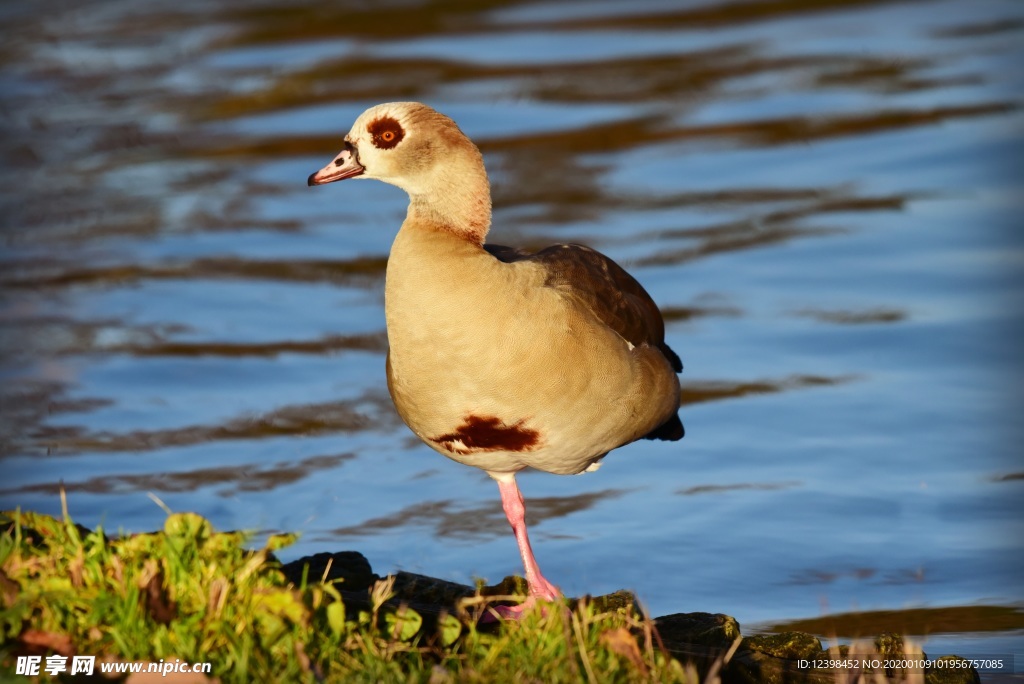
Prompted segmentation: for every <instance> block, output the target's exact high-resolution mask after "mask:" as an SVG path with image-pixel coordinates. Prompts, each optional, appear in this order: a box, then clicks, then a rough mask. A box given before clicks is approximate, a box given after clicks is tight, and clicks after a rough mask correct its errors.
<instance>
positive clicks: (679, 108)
mask: <svg viewBox="0 0 1024 684" xmlns="http://www.w3.org/2000/svg"><path fill="white" fill-rule="evenodd" d="M0 19H2V21H3V26H4V29H3V30H4V41H0V59H2V64H3V68H2V71H0V88H2V94H3V97H2V100H0V115H2V117H3V124H4V125H3V132H2V133H0V160H2V165H0V181H2V185H0V187H2V188H3V189H2V190H0V222H2V223H0V225H2V228H3V233H2V235H3V246H4V247H3V250H2V252H0V348H2V350H3V354H4V357H3V365H2V368H0V378H2V389H0V450H2V451H0V453H2V455H0V465H2V468H3V475H4V477H3V480H4V481H3V484H2V485H0V504H2V505H3V506H4V507H9V506H17V505H21V506H23V507H27V508H33V509H37V510H41V511H45V512H51V513H57V512H59V510H60V508H59V502H58V497H57V496H56V494H57V491H58V489H59V483H61V482H63V483H64V486H65V487H66V489H67V491H68V492H69V501H70V506H71V510H72V512H73V513H74V514H75V515H76V516H77V517H78V519H79V521H80V522H82V523H84V524H86V525H94V524H96V523H98V522H104V523H105V524H106V525H107V526H108V527H109V528H116V527H122V526H123V527H130V528H131V529H153V528H156V527H158V526H159V525H160V524H161V522H162V516H163V512H162V511H161V510H160V509H159V508H158V507H157V506H155V505H154V504H153V503H152V502H151V501H150V500H149V498H148V497H147V496H146V493H147V492H154V493H157V494H158V495H159V496H160V498H161V499H162V500H164V501H166V502H167V504H168V505H169V506H170V507H171V508H174V509H177V510H195V511H198V512H200V513H202V514H204V515H207V516H208V517H210V518H212V519H213V520H214V522H215V524H217V525H218V526H219V527H222V528H258V529H261V530H275V529H287V530H301V531H303V532H304V533H305V536H304V538H303V540H302V541H301V542H300V544H299V546H298V547H297V548H296V549H295V553H305V552H314V551H320V550H325V549H337V548H341V547H344V546H349V545H351V546H354V547H356V548H359V549H360V550H362V551H364V552H365V553H367V555H368V556H369V557H370V559H371V561H372V562H373V564H374V567H375V568H376V569H377V570H381V571H383V570H388V569H392V568H395V567H403V568H406V569H410V570H414V571H417V572H424V573H428V574H435V575H438V576H442V577H446V578H450V579H455V580H462V581H467V580H469V579H470V578H471V577H472V576H484V577H488V578H490V579H497V578H499V577H500V576H502V575H504V574H506V573H509V572H514V571H517V569H518V560H517V557H516V553H515V547H514V544H513V543H512V541H511V535H508V534H507V531H506V524H505V523H504V522H503V520H502V515H501V510H500V505H499V503H498V500H497V495H496V491H495V488H494V487H493V484H492V483H490V482H489V480H487V478H486V477H485V476H483V475H482V474H481V473H478V472H476V471H470V470H468V469H465V468H462V467H460V466H457V465H455V464H453V463H450V462H448V461H446V460H444V459H442V458H441V457H439V456H436V455H435V454H433V452H430V451H429V450H427V449H426V448H425V447H423V446H422V445H420V444H419V443H418V442H416V440H414V439H410V436H409V433H408V432H407V431H406V430H405V429H404V428H403V427H402V426H401V425H400V423H399V421H398V419H397V417H396V416H395V414H394V411H393V409H392V407H391V405H390V401H389V399H388V397H387V395H386V390H385V388H384V380H383V355H384V352H385V349H386V337H385V335H384V331H383V312H382V289H383V276H384V268H385V265H386V258H387V250H388V247H389V245H390V241H391V239H392V238H393V235H394V232H395V230H396V228H397V226H398V224H399V222H400V220H401V217H402V215H403V213H404V206H405V200H404V197H403V196H402V195H401V193H398V192H397V191H395V190H394V189H392V188H388V187H385V186H380V185H374V184H369V183H366V184H362V183H357V184H354V185H352V186H347V185H345V184H343V185H342V186H338V187H331V188H327V189H319V190H318V191H312V190H309V189H308V188H306V187H305V178H306V176H307V175H308V173H309V172H310V171H311V170H314V169H316V168H319V167H320V166H322V164H323V163H324V161H325V160H327V159H329V158H330V156H331V155H332V154H334V153H335V152H336V151H337V148H338V145H339V141H340V139H341V137H342V135H343V133H344V132H345V130H347V128H348V126H349V125H350V123H351V121H352V120H353V119H354V118H355V116H356V115H358V114H359V113H360V112H361V111H362V110H363V109H364V108H365V107H366V106H368V105H371V104H374V103H376V102H379V101H387V100H397V99H419V100H424V101H427V102H429V103H431V104H433V105H435V106H436V107H437V108H438V109H440V110H442V111H445V112H446V113H449V114H451V115H452V116H453V117H455V118H456V119H457V120H458V122H459V123H460V125H461V126H462V128H463V129H464V130H465V131H466V132H467V133H468V134H470V135H471V137H473V139H474V140H476V141H477V142H478V143H479V145H480V147H481V149H482V150H483V151H484V154H485V157H486V162H487V166H488V169H489V170H490V172H491V174H492V179H493V181H494V183H495V186H494V200H495V226H494V229H493V232H492V237H493V239H494V241H496V242H505V243H508V242H514V243H516V244H519V245H524V246H532V247H538V246H542V245H545V244H548V243H550V242H553V241H583V242H587V243H588V244H592V245H594V246H595V247H598V248H599V249H601V250H603V251H605V252H606V253H608V254H610V255H611V256H613V257H614V258H616V259H617V260H619V261H620V262H623V263H625V264H626V265H628V266H629V267H630V268H631V270H633V272H635V273H636V274H637V276H638V277H639V278H640V280H641V281H642V282H643V283H644V284H645V286H647V287H648V289H649V290H650V291H651V293H652V294H653V296H654V297H655V299H656V300H657V301H658V303H659V304H660V306H661V307H662V309H663V311H664V313H665V318H666V321H667V323H668V337H669V341H670V343H671V344H672V345H673V346H674V347H676V348H677V349H679V350H680V351H681V352H682V356H683V359H684V361H685V363H686V373H685V375H684V388H683V395H682V399H681V401H682V404H683V413H684V417H685V422H686V424H687V428H688V435H687V438H686V440H684V442H683V443H682V444H681V445H669V444H642V445H635V446H632V447H629V448H628V449H625V450H623V451H621V452H618V453H615V454H613V455H612V456H611V457H610V458H609V459H608V460H607V462H606V464H605V465H604V466H603V468H602V470H601V471H600V472H599V473H597V474H595V475H588V476H587V477H585V478H556V477H553V476H539V475H538V476H533V475H526V476H524V477H523V478H522V483H523V488H524V490H525V492H526V495H527V498H528V501H529V506H530V511H529V514H530V517H531V522H532V523H533V524H534V525H535V529H536V535H537V537H538V540H539V544H538V549H537V551H538V554H539V555H540V558H541V560H542V562H543V563H544V565H545V571H546V573H547V574H549V575H550V576H551V577H552V578H554V579H556V581H558V582H559V583H560V584H561V585H562V586H563V587H564V588H565V589H566V590H567V591H569V592H571V593H577V594H579V593H585V592H590V593H601V592H605V591H610V590H614V589H618V588H621V587H623V586H627V587H632V588H635V589H636V590H637V591H638V592H639V594H640V596H641V597H642V598H643V599H644V600H645V601H647V602H648V603H649V604H650V606H651V609H652V611H653V612H655V613H666V612H672V611H683V610H710V611H714V612H718V611H722V612H729V613H732V614H735V615H736V616H737V617H738V618H739V619H740V620H741V621H742V622H744V623H747V624H749V623H760V624H762V625H767V624H769V623H775V624H776V625H779V624H782V623H783V622H786V621H790V620H791V619H796V618H805V617H806V618H810V617H814V616H817V615H819V614H820V613H821V612H822V611H823V609H822V606H827V611H829V612H840V613H842V612H845V611H849V610H854V609H856V610H858V611H860V612H859V613H858V614H860V615H864V616H865V617H864V619H865V620H868V619H869V618H870V619H872V620H874V619H875V618H878V619H877V620H875V622H872V623H871V624H870V625H861V624H860V623H857V624H856V625H854V626H852V627H851V626H850V620H852V619H853V618H843V619H844V620H845V622H843V623H842V624H844V625H846V626H845V627H841V626H836V624H838V623H836V622H835V621H834V622H833V623H829V624H828V625H825V624H824V623H822V624H818V625H816V626H814V625H809V624H806V625H805V624H804V623H799V624H800V625H801V626H800V627H799V628H800V629H810V630H811V631H819V632H820V631H821V630H832V632H831V633H834V634H837V635H839V636H844V635H847V634H849V635H851V636H853V635H854V634H853V632H857V631H858V630H862V629H863V630H867V631H876V632H877V631H881V630H880V628H877V629H876V627H878V626H879V625H882V624H883V623H884V624H885V625H889V624H890V622H891V620H890V621H886V620H889V615H890V613H892V614H893V615H896V616H902V618H904V621H903V622H902V623H901V624H904V625H906V627H905V628H906V629H908V630H911V631H914V632H915V633H918V634H922V635H923V634H931V635H933V637H930V638H932V639H934V635H935V634H938V633H944V634H958V633H968V632H970V633H985V637H984V641H983V646H979V647H978V648H980V649H982V650H984V648H985V647H987V648H989V649H990V650H991V649H995V650H1005V648H1008V646H1007V644H1011V643H1012V644H1020V643H1021V639H1020V630H1021V622H1020V619H1019V615H1020V611H1019V606H1020V604H1021V601H1022V599H1024V580H1022V579H1021V578H1022V577H1024V545H1022V543H1021V541H1020V540H1021V539H1024V515H1022V513H1024V510H1022V505H1021V503H1020V502H1021V501H1022V500H1024V493H1022V492H1021V480H1022V478H1021V473H1020V453H1019V445H1020V444H1021V443H1022V442H1024V424H1021V423H1020V421H1019V412H1020V411H1019V409H1020V401H1021V392H1020V389H1019V387H1020V386H1022V385H1021V381H1022V380H1024V378H1022V373H1021V354H1020V345H1019V340H1020V338H1021V335H1022V333H1024V316H1022V314H1021V307H1020V303H1021V301H1024V298H1022V294H1024V288H1022V287H1021V278H1020V265H1021V263H1022V255H1024V251H1022V242H1024V239H1022V236H1021V230H1020V229H1021V221H1020V216H1021V214H1022V212H1021V209H1022V206H1021V199H1020V198H1021V196H1022V195H1021V193H1020V190H1021V187H1020V185H1021V184H1020V171H1021V163H1020V160H1021V159H1024V145H1022V144H1021V135H1020V134H1021V131H1022V129H1024V127H1022V124H1024V113H1022V109H1021V105H1022V102H1024V101H1022V98H1021V92H1024V90H1022V86H1024V78H1022V76H1021V72H1020V69H1019V65H1020V64H1021V59H1022V57H1024V49H1022V47H1021V46H1022V45H1024V41H1022V37H1024V9H1022V8H1021V5H1020V4H1019V3H1018V2H1015V1H1013V0H1006V1H999V0H985V1H983V2H977V3H959V2H954V1H952V0H948V1H946V2H938V1H936V2H913V1H904V2H900V1H896V0H892V1H886V2H872V1H869V0H845V1H838V0H837V1H831V2H829V1H823V0H814V1H811V0H764V1H758V2H735V3H728V4H726V3H710V2H709V3H698V2H693V3H674V2H660V1H659V0H650V1H643V2H633V3H603V2H571V3H570V2H562V3H535V2H493V1H485V2H475V3H465V2H458V1H456V0H436V1H434V2H421V3H399V4H395V5H394V6H392V4H390V3H375V4H369V3H340V4H333V5H330V4H324V3H313V2H297V3H269V2H260V1H258V0H252V1H250V2H241V3H240V2H232V3H227V2H223V3H218V2H205V1H204V2H198V1H195V2H190V1H186V2H180V3H175V4H174V6H173V7H168V6H167V5H166V4H160V3H152V2H145V1H142V2H139V1H137V0H132V1H131V2H129V1H128V0H115V1H113V2H109V1H108V2H98V1H96V2H90V1H87V2H78V3H69V2H68V3H60V2H57V3H51V4H49V5H48V6H47V10H46V11H43V10H42V9H41V8H40V7H37V6H36V5H35V4H33V3H31V2H28V1H27V0H26V1H23V2H11V3H6V4H5V5H4V6H3V8H0ZM908 606H913V608H911V609H907V610H903V609H906V608H907V607H908ZM917 606H926V607H921V608H918V607H917ZM936 606H937V607H936ZM992 606H996V607H992ZM992 611H996V612H995V613H994V612H992ZM1000 611H1002V612H1000ZM1007 611H1008V612H1007ZM997 613H998V615H997ZM1006 615H1010V616H1011V617H1010V618H1009V619H1008V620H1009V621H1006V620H1004V618H1005V617H1006ZM880 616H881V617H880ZM993 616H995V617H993ZM996 617H998V618H999V619H998V620H996ZM882 618H885V619H882ZM986 620H988V621H987V622H986ZM876 623H877V624H876ZM887 628H888V627H887ZM960 636H961V637H963V638H967V637H966V636H964V634H960ZM958 638H959V637H958ZM949 650H951V651H963V650H964V649H963V648H958V647H957V645H956V644H955V643H954V644H951V645H950V646H949Z"/></svg>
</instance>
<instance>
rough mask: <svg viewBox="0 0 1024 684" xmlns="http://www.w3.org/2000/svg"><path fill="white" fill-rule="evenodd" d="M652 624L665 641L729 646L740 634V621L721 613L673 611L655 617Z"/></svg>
mask: <svg viewBox="0 0 1024 684" xmlns="http://www.w3.org/2000/svg"><path fill="white" fill-rule="evenodd" d="M654 625H655V627H657V628H658V633H659V634H660V635H661V638H662V639H663V640H665V641H666V642H668V641H673V642H680V643H686V644H699V645H701V646H719V647H722V648H729V647H730V646H732V642H734V641H736V639H737V638H739V636H740V623H738V622H736V618H734V617H731V616H729V615H723V614H722V613H674V614H672V615H666V616H665V617H660V618H658V619H656V620H655V621H654Z"/></svg>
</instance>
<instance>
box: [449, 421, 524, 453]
mask: <svg viewBox="0 0 1024 684" xmlns="http://www.w3.org/2000/svg"><path fill="white" fill-rule="evenodd" d="M525 422H526V420H525V419H523V420H520V421H517V422H515V423H513V424H512V425H506V424H505V423H503V422H501V421H500V420H499V419H497V418H495V417H493V416H474V415H468V416H466V417H465V418H464V419H463V421H462V425H460V426H459V427H458V428H457V429H456V430H455V431H454V432H449V433H448V434H444V435H441V436H440V437H434V438H433V439H431V441H432V442H434V443H435V444H437V445H438V446H440V447H442V448H444V449H446V450H448V451H450V452H451V453H453V454H469V453H472V452H474V451H530V450H531V449H533V448H534V447H536V446H537V444H538V443H539V442H540V433H539V432H537V431H536V430H532V429H530V428H528V427H525V425H524V423H525Z"/></svg>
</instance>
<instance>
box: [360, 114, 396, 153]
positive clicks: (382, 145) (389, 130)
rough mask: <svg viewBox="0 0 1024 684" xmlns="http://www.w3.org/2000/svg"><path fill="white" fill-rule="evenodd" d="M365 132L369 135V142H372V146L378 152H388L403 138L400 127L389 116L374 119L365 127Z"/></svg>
mask: <svg viewBox="0 0 1024 684" xmlns="http://www.w3.org/2000/svg"><path fill="white" fill-rule="evenodd" d="M367 130H368V131H369V133H370V140H371V141H372V142H373V146H374V147H376V148H377V149H380V150H390V149H391V148H392V147H394V146H395V145H397V144H398V143H400V142H402V138H404V137H405V131H404V130H403V129H402V125H401V124H400V123H398V122H397V121H395V120H394V119H392V118H391V117H390V116H381V117H378V118H376V119H374V120H373V121H371V122H370V125H369V126H367Z"/></svg>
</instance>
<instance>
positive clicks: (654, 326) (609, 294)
mask: <svg viewBox="0 0 1024 684" xmlns="http://www.w3.org/2000/svg"><path fill="white" fill-rule="evenodd" d="M484 249H485V250H487V251H488V252H490V253H491V254H492V255H493V256H494V257H495V258H497V259H498V260H499V261H503V262H505V263H512V262H515V261H524V260H528V261H534V262H537V263H539V264H542V265H543V266H544V267H545V268H546V270H547V273H548V277H547V282H546V283H545V284H546V285H547V286H548V287H554V288H557V289H559V290H563V291H565V292H566V293H567V294H569V295H571V296H572V297H574V298H575V299H577V300H579V301H581V302H583V303H584V304H586V306H587V307H588V308H589V309H590V310H591V311H592V312H593V313H594V315H595V316H596V317H597V318H598V320H600V321H601V322H602V323H604V324H605V325H607V326H608V327H609V328H611V329H612V330H614V331H615V332H616V333H618V334H619V335H621V336H622V338H623V339H625V340H628V341H629V343H630V344H632V345H633V346H639V345H642V344H646V345H650V346H652V347H657V348H658V349H659V350H660V351H661V353H662V354H663V355H664V356H665V358H666V359H667V360H668V362H669V364H670V365H671V366H672V368H673V370H675V372H677V373H679V372H682V370H683V363H682V361H681V360H680V359H679V356H678V355H677V354H676V353H675V352H674V351H673V350H672V349H671V347H669V346H668V345H667V344H665V321H664V319H663V318H662V317H661V311H660V310H659V309H658V306H657V304H655V303H654V300H653V299H651V296H650V295H649V294H647V290H645V289H644V288H643V286H642V285H640V283H638V282H637V281H636V279H635V278H634V277H633V276H631V275H629V273H627V272H626V271H625V269H623V268H622V267H621V266H619V265H618V264H617V263H615V262H614V261H612V260H611V259H609V258H608V257H606V256H605V255H603V254H601V253H600V252H598V251H595V250H593V249H591V248H589V247H586V246H584V245H575V244H572V245H553V246H551V247H546V248H544V249H542V250H541V251H539V252H537V253H534V254H531V253H529V252H525V251H523V250H519V249H515V248H514V247H504V246H502V245H490V244H485V245H484ZM683 434H684V431H683V424H682V422H681V421H680V420H679V416H678V415H673V416H672V418H670V419H669V420H668V421H666V422H665V423H664V424H663V425H660V426H659V427H657V428H655V429H654V430H653V431H651V432H650V434H648V435H646V438H647V439H664V440H672V441H674V440H678V439H681V438H682V437H683Z"/></svg>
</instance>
